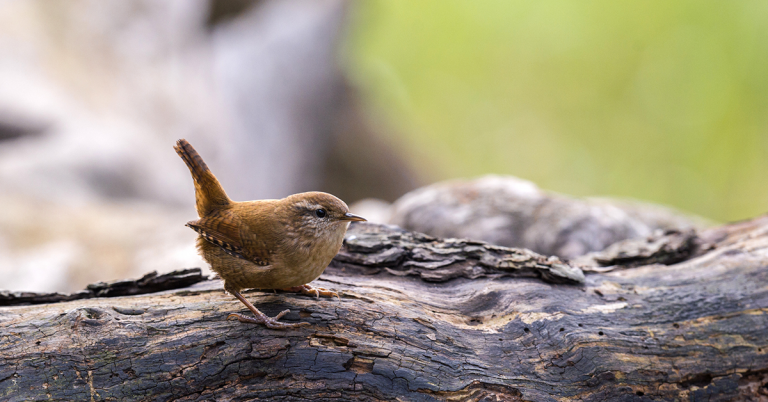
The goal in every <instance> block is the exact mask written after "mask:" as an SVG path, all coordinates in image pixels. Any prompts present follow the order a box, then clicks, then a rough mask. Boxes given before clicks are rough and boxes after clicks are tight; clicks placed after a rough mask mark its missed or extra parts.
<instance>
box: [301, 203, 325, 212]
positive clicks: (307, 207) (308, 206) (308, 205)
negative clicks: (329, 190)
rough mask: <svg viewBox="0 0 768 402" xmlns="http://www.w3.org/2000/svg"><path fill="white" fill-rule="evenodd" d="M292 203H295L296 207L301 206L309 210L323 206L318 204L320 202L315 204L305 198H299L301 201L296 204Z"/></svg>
mask: <svg viewBox="0 0 768 402" xmlns="http://www.w3.org/2000/svg"><path fill="white" fill-rule="evenodd" d="M294 205H295V206H296V207H298V208H301V209H309V210H312V211H314V210H316V209H321V208H325V207H323V206H322V205H320V204H316V203H314V202H310V201H307V200H301V201H299V202H297V203H296V204H294Z"/></svg>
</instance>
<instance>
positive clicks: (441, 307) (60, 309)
mask: <svg viewBox="0 0 768 402" xmlns="http://www.w3.org/2000/svg"><path fill="white" fill-rule="evenodd" d="M681 236H682V237H681ZM640 243H642V242H640ZM645 244H646V246H639V245H638V242H634V243H633V242H631V241H628V242H627V244H625V245H623V246H622V245H621V244H619V245H617V246H616V247H612V248H609V249H608V250H606V254H605V255H595V254H593V255H590V257H589V258H586V259H584V260H579V262H578V264H581V267H582V268H584V271H586V273H587V275H586V276H583V275H582V272H581V270H580V269H579V267H578V266H577V263H576V262H568V261H564V260H560V259H557V258H554V257H545V256H540V255H538V254H535V253H533V252H530V251H527V250H521V249H507V248H503V247H498V246H492V245H488V244H485V243H481V242H476V241H468V240H456V239H437V238H432V237H429V236H425V235H420V234H415V233H412V232H406V231H402V230H399V229H396V228H393V227H387V226H377V225H371V224H356V225H353V226H352V227H351V228H350V231H349V233H348V236H347V241H346V245H345V246H344V247H343V248H342V252H341V253H340V254H339V255H338V256H337V258H336V259H335V260H334V262H333V263H332V264H331V266H330V267H329V268H328V269H327V270H326V272H325V274H323V276H322V277H321V278H320V279H319V280H318V281H316V285H318V286H321V287H326V288H332V289H335V290H337V291H338V292H339V294H340V299H329V298H320V299H317V298H313V297H309V296H303V295H297V294H294V293H285V292H277V293H275V292H260V291H251V292H246V293H245V295H246V297H247V298H249V299H250V300H251V301H252V302H253V303H254V304H255V305H256V306H257V307H258V308H259V309H261V310H262V311H264V312H265V313H267V314H269V315H275V314H276V313H278V312H279V311H281V310H283V309H290V310H291V313H290V314H288V315H287V316H285V317H284V318H283V320H285V321H289V322H290V321H299V320H301V321H306V322H309V323H311V326H307V327H300V328H297V329H292V330H288V331H278V330H270V329H267V328H264V327H262V326H256V325H246V324H242V323H240V322H237V321H227V320H225V318H226V316H227V314H229V313H231V312H245V309H244V307H243V306H242V304H241V303H240V302H239V301H237V300H236V299H235V298H233V297H232V296H230V295H226V294H225V293H224V292H223V290H222V287H221V282H220V281H218V280H207V281H202V282H199V283H196V284H194V285H191V286H186V284H185V286H186V287H183V288H180V289H172V290H164V291H160V292H157V293H149V294H141V295H132V296H118V297H98V296H93V297H89V298H82V299H78V300H70V301H62V302H58V303H47V304H31V303H33V302H34V297H32V298H31V299H30V297H31V296H30V295H26V296H25V297H26V298H25V299H24V301H20V302H19V303H24V304H26V305H16V306H4V307H0V399H1V400H8V401H27V400H93V401H96V400H153V401H154V400H182V401H187V400H222V401H226V400H253V399H265V398H275V399H284V400H307V399H309V400H338V399H356V400H397V399H399V400H506V401H523V400H528V401H557V400H586V401H604V400H614V401H622V400H670V401H672V400H694V401H696V400H708V401H720V400H722V401H725V400H752V401H764V400H768V385H767V384H768V217H762V218H758V219H755V220H752V221H748V222H742V223H738V224H732V225H726V226H722V227H718V228H713V229H707V230H704V231H701V232H685V233H681V234H670V233H668V234H665V235H664V236H661V237H660V236H656V237H655V238H653V239H649V240H648V241H646V243H645ZM648 245H650V246H648ZM621 247H624V248H623V249H622V248H621ZM682 248H684V249H682ZM649 250H650V251H649ZM633 253H634V254H633ZM598 254H599V253H598ZM665 256H669V257H668V258H666V257H665ZM628 261H629V262H630V263H627V264H626V266H620V265H618V264H621V263H626V262H628ZM183 275H185V276H189V272H187V273H185V274H183ZM201 279H202V278H201ZM179 283H180V282H179ZM100 289H102V290H103V289H109V285H104V284H102V287H101V288H100ZM111 294H119V292H118V293H114V292H112V293H110V292H104V293H102V295H103V296H110V295H111ZM20 300H21V299H20ZM9 303H10V302H9ZM10 304H12V303H10Z"/></svg>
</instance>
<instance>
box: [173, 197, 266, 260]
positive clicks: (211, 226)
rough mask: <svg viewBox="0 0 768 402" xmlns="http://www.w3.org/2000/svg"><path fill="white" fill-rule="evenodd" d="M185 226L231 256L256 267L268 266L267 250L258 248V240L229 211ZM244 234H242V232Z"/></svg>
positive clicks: (223, 211) (214, 212)
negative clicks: (249, 262) (251, 263)
mask: <svg viewBox="0 0 768 402" xmlns="http://www.w3.org/2000/svg"><path fill="white" fill-rule="evenodd" d="M187 226H189V227H190V228H192V230H194V231H195V232H197V233H199V234H200V236H202V237H203V239H205V240H207V241H208V242H210V243H212V244H215V245H217V246H219V247H221V248H222V249H223V250H224V251H226V252H227V253H229V254H230V255H232V256H235V257H238V258H242V259H244V260H247V261H251V262H253V263H254V264H256V265H261V266H266V265H269V264H270V261H269V250H268V249H267V248H266V247H258V243H259V242H258V240H257V239H254V236H253V235H252V234H250V233H247V232H248V227H247V226H246V225H245V224H244V223H243V222H242V220H241V219H240V218H238V216H237V215H236V214H234V213H233V212H232V211H230V210H226V209H222V210H216V211H213V212H211V213H209V214H208V215H206V216H204V217H202V218H200V219H198V220H196V221H190V222H187ZM244 231H245V232H246V233H243V232H244Z"/></svg>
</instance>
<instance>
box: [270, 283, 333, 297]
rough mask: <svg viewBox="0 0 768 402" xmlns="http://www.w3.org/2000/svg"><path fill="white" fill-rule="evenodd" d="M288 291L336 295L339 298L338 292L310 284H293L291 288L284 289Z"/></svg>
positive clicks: (316, 295) (326, 295) (324, 295)
mask: <svg viewBox="0 0 768 402" xmlns="http://www.w3.org/2000/svg"><path fill="white" fill-rule="evenodd" d="M284 290H287V291H290V292H299V293H301V294H303V295H309V296H315V297H320V296H323V297H336V298H338V299H339V300H341V297H340V296H339V294H338V293H336V292H334V291H333V290H328V289H324V288H316V287H313V286H310V285H301V286H294V287H292V288H288V289H284Z"/></svg>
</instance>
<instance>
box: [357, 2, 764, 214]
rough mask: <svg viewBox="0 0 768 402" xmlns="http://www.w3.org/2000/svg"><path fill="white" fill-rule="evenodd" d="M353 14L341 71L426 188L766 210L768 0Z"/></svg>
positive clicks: (460, 6)
mask: <svg viewBox="0 0 768 402" xmlns="http://www.w3.org/2000/svg"><path fill="white" fill-rule="evenodd" d="M354 5H355V7H354V9H353V10H352V17H353V18H352V25H351V27H350V30H349V32H348V33H349V35H348V40H347V43H346V45H345V52H344V56H345V57H344V63H345V65H346V67H347V70H348V71H349V73H350V75H351V77H352V79H353V80H354V81H355V82H356V83H357V85H358V86H359V87H360V88H362V90H363V93H364V96H365V100H366V102H367V104H368V106H369V107H370V109H371V110H372V111H373V114H374V116H375V117H376V118H377V119H380V120H381V121H383V122H385V123H386V124H388V125H389V126H390V128H392V129H393V130H392V131H393V132H396V133H398V134H399V135H401V137H402V138H400V141H399V142H400V143H401V144H402V145H403V148H404V149H405V150H406V152H408V153H409V156H410V158H411V159H413V161H414V163H415V164H416V166H418V167H419V168H421V169H423V171H424V172H425V173H426V175H427V176H428V177H430V178H432V179H435V180H438V179H444V178H450V177H472V176H476V175H480V174H485V173H500V174H511V175H515V176H518V177H521V178H525V179H528V180H532V181H534V182H536V183H537V184H538V185H540V186H541V187H543V188H546V189H551V190H555V191H560V192H564V193H568V194H573V195H610V196H620V197H623V196H626V197H633V198H638V199H644V200H649V201H653V202H657V203H664V204H669V205H673V206H675V207H678V208H681V209H685V210H688V211H691V212H695V213H698V214H701V215H704V216H707V217H709V218H712V219H716V220H735V219H741V218H747V217H752V216H756V215H758V214H761V213H764V212H766V210H768V185H766V184H768V180H766V179H768V157H767V156H768V23H766V21H768V2H765V1H738V2H697V1H677V2H669V1H631V2H615V1H608V0H600V1H582V2H573V1H567V0H562V1H446V0H439V1H438V0H435V1H418V2H413V1H404V0H399V1H389V0H387V1H383V0H376V1H373V0H369V1H362V2H357V3H354Z"/></svg>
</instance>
